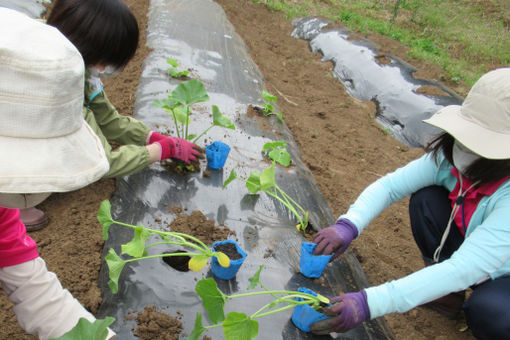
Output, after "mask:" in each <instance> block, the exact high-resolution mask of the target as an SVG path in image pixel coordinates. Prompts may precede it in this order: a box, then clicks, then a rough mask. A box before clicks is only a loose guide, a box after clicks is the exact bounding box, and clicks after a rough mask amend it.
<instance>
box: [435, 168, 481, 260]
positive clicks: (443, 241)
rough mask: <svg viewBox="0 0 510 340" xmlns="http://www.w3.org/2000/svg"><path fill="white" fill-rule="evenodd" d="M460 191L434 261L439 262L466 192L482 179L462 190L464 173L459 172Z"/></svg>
mask: <svg viewBox="0 0 510 340" xmlns="http://www.w3.org/2000/svg"><path fill="white" fill-rule="evenodd" d="M459 182H460V183H459V192H458V193H457V198H456V199H455V203H454V205H453V208H452V212H451V213H450V218H449V219H448V224H447V225H446V229H445V231H444V233H443V236H442V237H441V242H440V243H439V247H437V249H436V251H435V252H434V257H433V259H434V263H438V262H439V255H440V254H441V250H442V249H443V246H444V244H445V242H446V239H447V238H448V234H449V233H450V228H451V226H452V222H453V220H454V219H455V215H457V212H458V211H459V209H460V207H461V205H462V204H464V197H465V196H466V193H467V192H468V191H469V190H471V189H472V188H473V187H474V186H475V185H477V184H478V183H480V181H476V182H474V183H473V184H471V185H470V186H469V188H467V189H466V190H464V191H463V190H462V175H461V173H460V172H459Z"/></svg>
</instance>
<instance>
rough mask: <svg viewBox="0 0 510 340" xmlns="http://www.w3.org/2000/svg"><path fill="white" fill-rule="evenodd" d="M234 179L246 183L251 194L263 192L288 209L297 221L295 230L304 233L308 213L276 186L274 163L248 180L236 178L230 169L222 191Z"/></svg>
mask: <svg viewBox="0 0 510 340" xmlns="http://www.w3.org/2000/svg"><path fill="white" fill-rule="evenodd" d="M236 178H238V179H240V180H242V181H244V182H245V183H246V188H247V189H248V191H249V192H250V193H252V194H256V193H258V192H259V191H263V192H265V193H266V194H268V195H269V196H271V197H273V198H275V199H277V200H278V201H279V202H280V203H281V204H283V205H284V206H285V207H287V209H289V210H290V211H291V212H292V213H293V214H294V215H295V216H296V218H297V219H298V221H299V224H298V225H296V229H297V230H298V231H301V232H302V233H305V231H306V227H307V226H308V215H309V212H308V211H306V210H305V209H303V207H301V206H300V205H299V204H298V203H297V202H296V201H295V200H293V199H292V197H290V196H289V195H287V194H286V193H285V191H283V190H282V189H281V188H280V187H279V186H278V185H277V184H276V177H275V162H273V163H272V164H271V166H270V167H269V168H267V169H265V170H264V171H262V173H260V172H258V171H252V172H251V173H250V176H249V177H248V179H244V178H241V177H239V176H237V173H236V172H235V169H232V171H231V172H230V175H229V176H228V178H227V180H226V181H225V182H224V183H223V189H225V188H226V187H227V185H229V184H230V183H231V182H232V181H233V180H235V179H236Z"/></svg>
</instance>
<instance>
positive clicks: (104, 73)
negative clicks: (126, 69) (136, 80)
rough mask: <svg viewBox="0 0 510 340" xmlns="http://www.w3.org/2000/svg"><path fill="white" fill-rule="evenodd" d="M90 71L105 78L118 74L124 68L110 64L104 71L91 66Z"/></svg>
mask: <svg viewBox="0 0 510 340" xmlns="http://www.w3.org/2000/svg"><path fill="white" fill-rule="evenodd" d="M89 71H90V74H91V75H92V76H94V77H98V78H102V79H104V78H113V77H115V76H117V75H118V74H119V73H120V72H121V71H122V68H115V67H114V66H111V65H108V66H106V67H105V68H104V70H103V71H99V70H98V69H97V67H95V66H90V67H89Z"/></svg>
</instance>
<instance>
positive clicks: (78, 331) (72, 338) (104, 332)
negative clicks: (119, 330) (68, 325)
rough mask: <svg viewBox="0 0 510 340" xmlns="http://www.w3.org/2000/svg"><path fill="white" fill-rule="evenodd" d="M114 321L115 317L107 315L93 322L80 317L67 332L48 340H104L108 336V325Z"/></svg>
mask: <svg viewBox="0 0 510 340" xmlns="http://www.w3.org/2000/svg"><path fill="white" fill-rule="evenodd" d="M114 321H115V319H114V318H112V317H109V316H107V317H106V318H104V319H101V320H96V321H94V322H93V323H91V322H90V321H89V320H87V319H85V318H80V320H78V323H77V324H76V326H74V327H73V329H71V330H70V331H69V332H67V333H66V334H64V335H62V336H61V337H58V338H51V339H50V340H77V339H87V340H105V339H106V337H107V336H108V326H110V325H111V324H112V323H113V322H114Z"/></svg>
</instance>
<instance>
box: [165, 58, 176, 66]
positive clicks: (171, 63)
mask: <svg viewBox="0 0 510 340" xmlns="http://www.w3.org/2000/svg"><path fill="white" fill-rule="evenodd" d="M166 62H167V63H169V64H170V65H172V66H173V67H177V66H179V62H178V61H177V60H175V59H167V60H166Z"/></svg>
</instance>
